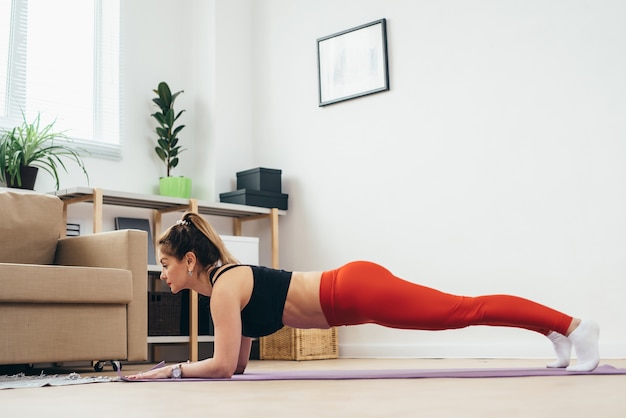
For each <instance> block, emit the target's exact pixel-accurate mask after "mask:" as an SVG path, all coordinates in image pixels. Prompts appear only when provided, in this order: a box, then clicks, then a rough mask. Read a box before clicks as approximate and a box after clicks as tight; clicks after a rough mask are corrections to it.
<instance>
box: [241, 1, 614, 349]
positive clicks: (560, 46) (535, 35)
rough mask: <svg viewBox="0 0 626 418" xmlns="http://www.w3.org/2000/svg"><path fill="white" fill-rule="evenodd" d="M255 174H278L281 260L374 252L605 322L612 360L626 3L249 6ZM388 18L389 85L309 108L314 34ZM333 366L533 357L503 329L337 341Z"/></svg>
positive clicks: (446, 279) (446, 284) (526, 344)
mask: <svg viewBox="0 0 626 418" xmlns="http://www.w3.org/2000/svg"><path fill="white" fill-rule="evenodd" d="M255 5H256V7H255V15H254V22H255V32H254V40H255V43H254V47H253V54H254V65H255V70H256V71H255V73H254V74H255V79H254V88H255V90H254V103H255V113H254V117H255V132H256V137H255V142H254V144H255V161H257V162H259V164H265V165H266V166H269V167H280V168H282V169H283V170H284V171H283V172H284V177H285V185H286V189H287V192H288V193H290V202H289V204H290V210H289V215H288V216H287V217H286V218H285V220H284V221H282V227H281V234H282V235H281V238H282V240H283V241H282V242H283V243H284V242H287V243H289V244H288V245H283V246H282V247H281V257H282V260H283V263H284V267H286V268H293V269H327V268H333V267H335V266H338V265H340V264H342V263H344V262H347V261H349V260H352V259H361V258H365V259H371V260H374V261H377V262H380V263H382V264H384V265H386V266H387V267H388V268H390V269H391V270H392V271H393V272H395V273H396V274H398V275H400V276H402V277H405V278H407V279H409V280H413V281H417V282H421V283H424V284H427V285H430V286H434V287H437V288H441V289H443V290H446V291H449V292H454V293H462V294H470V295H474V294H481V293H500V292H507V293H513V294H519V295H522V296H526V297H529V298H532V299H535V300H537V301H540V302H543V303H546V304H548V305H551V306H553V307H555V308H558V309H561V310H564V311H566V312H569V313H571V314H573V315H580V316H583V317H595V318H597V319H598V320H599V321H600V322H601V323H602V326H603V330H602V354H603V355H605V356H618V357H623V356H624V355H626V328H625V327H624V325H623V323H624V322H623V320H624V318H625V317H626V308H625V307H624V304H623V303H622V302H621V300H622V297H623V295H624V294H625V290H626V284H624V279H625V277H626V258H625V257H624V252H625V250H626V239H625V238H624V237H625V236H626V222H625V220H624V212H625V209H626V200H625V197H624V193H623V192H622V191H623V190H624V183H625V181H624V180H625V178H626V172H625V170H626V169H625V168H624V167H625V165H624V164H623V162H622V161H623V159H624V156H625V155H626V141H625V137H626V119H625V118H624V114H626V99H625V97H626V95H625V93H626V78H624V74H626V56H625V55H624V53H623V50H624V48H625V47H626V25H625V24H624V23H625V20H626V3H624V2H621V1H617V0H616V1H599V2H589V1H569V0H567V1H566V0H562V1H525V2H520V1H501V0H498V1H471V2H468V1H463V0H457V1H446V2H437V1H413V0H406V1H400V0H395V1H357V0H353V1H350V0H343V1H333V0H326V1H315V2H294V1H289V0H267V1H262V2H255ZM383 17H384V18H386V19H387V23H388V42H389V54H390V55H389V58H390V83H391V90H390V91H389V92H386V93H380V94H376V95H373V96H370V97H365V98H360V99H356V100H352V101H349V102H344V103H339V104H335V105H332V106H328V107H324V108H319V107H318V106H317V100H318V98H317V72H316V64H317V62H316V49H315V48H316V43H315V40H316V39H317V38H319V37H321V36H325V35H329V34H332V33H335V32H338V31H341V30H344V29H347V28H350V27H354V26H357V25H360V24H362V23H366V22H370V21H373V20H376V19H379V18H383ZM340 348H341V350H340V353H341V354H342V355H345V356H369V355H390V356H394V355H398V356H422V355H424V356H544V355H546V356H547V355H550V347H549V344H548V343H547V342H546V341H544V340H543V339H542V338H541V337H538V336H535V335H532V334H530V333H526V332H522V331H517V330H502V329H496V330H494V329H471V330H463V331H450V332H442V333H426V332H406V331H394V330H385V329H381V328H377V327H374V326H367V327H354V328H350V329H342V330H341V332H340Z"/></svg>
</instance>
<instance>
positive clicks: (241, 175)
mask: <svg viewBox="0 0 626 418" xmlns="http://www.w3.org/2000/svg"><path fill="white" fill-rule="evenodd" d="M281 173H282V170H276V169H273V168H263V167H258V168H253V169H250V170H246V171H240V172H238V173H237V190H242V189H248V190H261V191H264V192H273V193H281V192H282V188H281V178H280V175H281Z"/></svg>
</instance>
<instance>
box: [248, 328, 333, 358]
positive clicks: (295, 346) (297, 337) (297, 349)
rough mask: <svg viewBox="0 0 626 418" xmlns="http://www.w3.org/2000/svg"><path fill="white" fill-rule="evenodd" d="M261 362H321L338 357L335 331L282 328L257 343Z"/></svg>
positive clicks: (331, 329)
mask: <svg viewBox="0 0 626 418" xmlns="http://www.w3.org/2000/svg"><path fill="white" fill-rule="evenodd" d="M259 357H260V358H261V360H321V359H331V358H337V357H339V344H338V341H337V329H336V328H330V329H324V330H322V329H296V328H290V327H284V328H283V329H281V330H279V331H277V332H275V333H274V334H272V335H269V336H267V337H263V338H261V339H260V342H259Z"/></svg>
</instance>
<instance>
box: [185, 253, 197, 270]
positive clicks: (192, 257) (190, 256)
mask: <svg viewBox="0 0 626 418" xmlns="http://www.w3.org/2000/svg"><path fill="white" fill-rule="evenodd" d="M183 260H185V264H186V265H187V269H188V270H193V269H194V267H195V266H196V261H197V259H196V254H194V252H193V251H188V252H187V254H185V258H184V259H183Z"/></svg>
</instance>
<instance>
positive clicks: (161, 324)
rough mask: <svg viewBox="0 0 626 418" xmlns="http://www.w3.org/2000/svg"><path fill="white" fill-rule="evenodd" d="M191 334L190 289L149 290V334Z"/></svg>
mask: <svg viewBox="0 0 626 418" xmlns="http://www.w3.org/2000/svg"><path fill="white" fill-rule="evenodd" d="M188 334H189V291H188V290H185V291H182V292H179V293H177V294H174V293H171V292H148V335H150V336H178V335H188Z"/></svg>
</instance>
